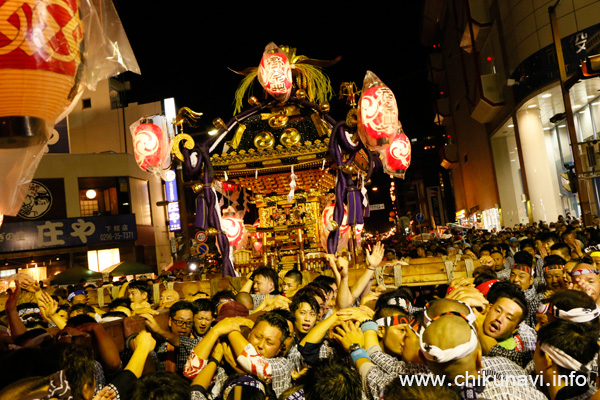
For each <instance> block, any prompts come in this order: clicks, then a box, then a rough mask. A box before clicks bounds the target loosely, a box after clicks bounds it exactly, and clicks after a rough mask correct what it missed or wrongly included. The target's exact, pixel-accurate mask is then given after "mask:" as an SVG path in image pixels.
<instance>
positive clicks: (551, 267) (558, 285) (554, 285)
mask: <svg viewBox="0 0 600 400" xmlns="http://www.w3.org/2000/svg"><path fill="white" fill-rule="evenodd" d="M566 263H567V262H566V261H565V260H564V259H563V258H562V257H561V256H556V255H549V256H546V258H545V259H544V280H545V281H546V288H547V289H548V290H551V291H552V292H558V291H561V290H565V289H566V288H567V284H566V282H565V279H564V278H563V274H564V270H565V264H566Z"/></svg>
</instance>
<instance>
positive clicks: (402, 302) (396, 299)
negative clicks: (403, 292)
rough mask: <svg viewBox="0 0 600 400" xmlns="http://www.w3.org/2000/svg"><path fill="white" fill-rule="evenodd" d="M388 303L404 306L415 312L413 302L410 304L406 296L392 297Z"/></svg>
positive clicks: (410, 311) (409, 311)
mask: <svg viewBox="0 0 600 400" xmlns="http://www.w3.org/2000/svg"><path fill="white" fill-rule="evenodd" d="M387 303H388V305H389V306H399V307H404V308H405V309H406V310H407V311H408V313H409V314H412V312H413V307H412V304H410V302H409V301H407V300H406V299H405V298H402V297H392V298H391V299H389V300H388V302H387Z"/></svg>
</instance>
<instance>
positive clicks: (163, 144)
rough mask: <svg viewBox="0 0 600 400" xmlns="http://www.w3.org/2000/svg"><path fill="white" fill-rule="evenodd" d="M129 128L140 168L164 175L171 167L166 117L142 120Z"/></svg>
mask: <svg viewBox="0 0 600 400" xmlns="http://www.w3.org/2000/svg"><path fill="white" fill-rule="evenodd" d="M129 128H130V130H131V140H132V142H133V152H134V153H135V161H136V162H137V164H138V166H139V167H140V168H141V169H142V170H144V171H148V172H152V173H154V174H157V175H162V174H163V171H164V170H166V169H167V168H168V166H169V154H170V151H171V146H170V142H169V136H168V134H167V130H166V129H165V128H166V122H165V119H164V117H162V116H161V115H156V116H153V117H148V118H141V119H140V120H139V121H137V122H135V123H134V124H132V125H131V126H130V127H129Z"/></svg>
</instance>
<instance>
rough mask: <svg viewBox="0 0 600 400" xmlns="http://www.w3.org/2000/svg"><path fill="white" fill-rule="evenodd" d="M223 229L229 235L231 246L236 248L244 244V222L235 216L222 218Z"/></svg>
mask: <svg viewBox="0 0 600 400" xmlns="http://www.w3.org/2000/svg"><path fill="white" fill-rule="evenodd" d="M221 229H222V230H223V232H224V233H225V235H227V239H228V240H229V244H230V245H231V246H233V247H235V246H237V245H239V244H240V243H241V242H242V239H243V238H244V221H242V220H241V219H240V218H236V217H233V216H227V217H222V218H221Z"/></svg>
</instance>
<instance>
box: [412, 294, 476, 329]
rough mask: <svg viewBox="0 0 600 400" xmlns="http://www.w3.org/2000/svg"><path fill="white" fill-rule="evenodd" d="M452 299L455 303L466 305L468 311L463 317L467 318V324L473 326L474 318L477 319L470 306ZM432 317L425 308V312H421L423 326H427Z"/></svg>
mask: <svg viewBox="0 0 600 400" xmlns="http://www.w3.org/2000/svg"><path fill="white" fill-rule="evenodd" d="M453 301H456V302H457V303H460V304H463V305H465V306H467V309H468V310H469V313H468V314H467V315H465V316H464V317H465V319H466V320H467V322H468V323H469V325H471V326H473V324H474V323H475V320H477V317H476V316H475V313H473V309H472V308H471V306H470V305H468V304H467V303H464V302H462V301H460V300H453ZM442 314H444V313H442ZM434 319H435V318H431V317H429V314H427V309H426V310H425V312H424V313H423V325H424V326H425V327H427V326H428V325H429V324H431V321H433V320H434Z"/></svg>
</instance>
